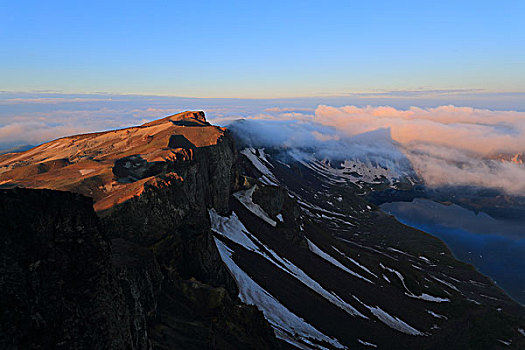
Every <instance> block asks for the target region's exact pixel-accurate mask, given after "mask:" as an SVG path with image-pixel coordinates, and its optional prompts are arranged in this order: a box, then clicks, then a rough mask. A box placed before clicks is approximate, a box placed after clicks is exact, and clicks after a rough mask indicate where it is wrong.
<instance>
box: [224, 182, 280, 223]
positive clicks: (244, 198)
mask: <svg viewBox="0 0 525 350" xmlns="http://www.w3.org/2000/svg"><path fill="white" fill-rule="evenodd" d="M256 189H257V185H254V186H253V187H252V188H250V189H248V190H244V191H238V192H235V193H234V194H233V196H234V197H235V198H237V199H238V200H239V202H241V204H242V205H244V206H245V207H246V209H248V210H249V211H251V212H252V213H254V214H255V215H257V216H258V217H259V218H261V219H263V220H264V221H266V222H267V223H269V224H270V225H272V226H273V227H275V226H276V225H277V222H275V220H273V219H271V218H270V216H269V215H268V214H266V212H265V211H264V210H263V208H261V206H260V205H259V204H256V203H254V202H253V200H252V196H253V192H254V191H255V190H256Z"/></svg>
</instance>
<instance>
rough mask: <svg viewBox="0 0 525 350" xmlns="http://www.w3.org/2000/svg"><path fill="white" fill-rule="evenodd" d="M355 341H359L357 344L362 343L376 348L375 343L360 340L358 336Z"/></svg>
mask: <svg viewBox="0 0 525 350" xmlns="http://www.w3.org/2000/svg"><path fill="white" fill-rule="evenodd" d="M357 341H358V342H359V344H363V345H364V346H370V347H372V348H377V345H376V344H372V343H369V342H366V341H364V340H361V339H359V338H358V339H357Z"/></svg>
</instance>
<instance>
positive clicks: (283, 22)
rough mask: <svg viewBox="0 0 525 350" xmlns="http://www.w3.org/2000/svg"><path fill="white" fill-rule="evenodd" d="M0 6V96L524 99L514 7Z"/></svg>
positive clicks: (523, 27) (522, 27)
mask: <svg viewBox="0 0 525 350" xmlns="http://www.w3.org/2000/svg"><path fill="white" fill-rule="evenodd" d="M0 3H1V7H2V10H1V11H0V42H1V43H2V44H1V45H0V90H3V91H26V92H27V91H36V90H44V91H47V90H51V91H58V92H62V93H88V92H109V93H115V94H126V93H135V94H154V95H172V96H194V97H251V98H267V97H271V98H275V97H277V98H280V97H301V96H344V95H345V94H348V93H356V92H382V91H392V90H409V91H412V90H436V89H443V90H448V89H453V90H454V89H467V90H471V89H473V90H475V91H477V90H478V89H479V90H482V91H484V92H523V91H525V24H524V21H523V18H525V2H524V1H520V0H508V1H460V0H455V1H439V2H438V1H432V2H430V1H360V2H356V1H330V2H329V1H304V0H303V1H260V2H255V1H254V2H252V1H212V2H210V1H200V2H195V1H24V0H17V1H6V0H0Z"/></svg>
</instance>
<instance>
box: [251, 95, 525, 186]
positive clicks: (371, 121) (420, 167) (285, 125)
mask: <svg viewBox="0 0 525 350" xmlns="http://www.w3.org/2000/svg"><path fill="white" fill-rule="evenodd" d="M275 111H276V112H281V111H286V112H283V113H274V114H271V115H268V114H267V113H268V112H271V111H269V110H266V111H265V112H264V113H262V114H259V115H254V116H252V117H251V120H250V121H249V123H248V124H246V126H245V128H246V130H245V134H247V135H248V134H252V135H251V137H252V138H259V139H257V141H259V142H260V143H261V144H265V143H266V144H268V145H273V146H276V145H282V146H285V147H288V148H293V147H298V148H305V147H313V148H314V150H315V152H316V153H317V154H318V155H321V156H326V157H331V158H332V159H334V158H336V159H341V158H344V157H346V158H350V159H352V158H359V157H368V158H369V159H372V160H373V161H377V162H379V163H381V164H382V165H384V166H387V167H389V168H390V167H394V168H396V167H403V166H404V167H406V166H407V164H409V165H410V167H411V168H412V169H413V170H414V171H415V172H416V173H417V175H419V176H420V177H421V178H422V179H423V180H424V181H425V183H426V184H427V185H429V186H435V187H437V186H479V187H487V188H494V189H500V190H503V191H504V192H506V193H508V194H513V195H525V166H524V164H522V163H521V160H522V155H523V153H524V151H525V112H515V111H492V110H487V109H476V108H470V107H455V106H450V105H447V106H439V107H435V108H418V107H410V108H408V109H397V108H393V107H388V106H381V107H371V106H367V107H356V106H342V107H332V106H327V105H320V106H318V107H317V108H316V109H315V111H314V112H313V113H312V114H299V113H297V112H295V113H293V114H290V113H289V112H287V110H286V109H283V108H281V109H279V110H275ZM254 133H255V134H256V135H253V134H254ZM390 138H391V139H390ZM516 155H517V157H516ZM513 158H514V159H513ZM404 159H407V160H408V161H409V163H407V162H406V161H404ZM513 160H514V161H513ZM397 170H399V169H397ZM405 170H408V169H405Z"/></svg>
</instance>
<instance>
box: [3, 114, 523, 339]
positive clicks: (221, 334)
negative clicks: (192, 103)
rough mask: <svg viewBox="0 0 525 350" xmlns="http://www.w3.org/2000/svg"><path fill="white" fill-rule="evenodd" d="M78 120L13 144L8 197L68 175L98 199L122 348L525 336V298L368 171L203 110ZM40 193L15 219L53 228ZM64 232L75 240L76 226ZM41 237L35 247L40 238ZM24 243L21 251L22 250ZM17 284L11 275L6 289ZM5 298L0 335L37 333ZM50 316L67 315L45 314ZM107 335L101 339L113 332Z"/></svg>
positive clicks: (91, 213) (18, 205)
mask: <svg viewBox="0 0 525 350" xmlns="http://www.w3.org/2000/svg"><path fill="white" fill-rule="evenodd" d="M126 130H131V131H130V133H129V134H128V133H127V132H126ZM108 135H109V136H110V137H109V140H108V139H106V138H105V137H108ZM80 136H81V137H80V140H77V139H76V138H75V137H76V136H72V137H70V138H62V139H59V141H57V140H55V141H52V142H50V143H48V144H44V145H41V146H38V147H37V149H38V151H39V152H40V151H41V153H38V152H35V149H33V150H29V151H26V152H24V153H22V154H18V155H10V156H8V157H2V158H0V169H1V170H0V179H1V181H3V185H2V186H3V187H4V189H2V190H1V191H2V192H0V199H5V198H10V196H11V197H12V196H14V197H16V200H15V201H14V202H12V203H15V204H10V208H11V209H10V210H12V211H13V212H16V211H17V210H20V211H23V210H24V198H33V197H31V196H34V198H39V196H44V197H45V196H48V197H49V198H54V197H55V196H56V198H59V197H60V196H63V192H60V191H56V190H61V191H63V190H67V191H71V192H75V193H77V194H75V195H73V194H68V196H73V197H72V198H70V199H69V200H65V201H62V203H61V205H62V206H65V207H67V206H68V203H69V201H72V202H73V201H74V200H75V199H74V198H78V196H85V195H88V196H90V197H92V201H93V202H92V203H93V204H94V207H93V209H90V210H87V209H84V210H83V211H82V212H84V211H86V213H84V214H81V213H80V214H77V215H80V218H83V217H91V218H94V217H96V219H94V220H95V221H97V222H98V223H97V224H96V226H97V227H99V230H100V232H103V233H104V234H103V236H104V237H102V238H101V239H100V242H102V243H100V244H105V245H108V246H109V247H110V248H109V251H108V252H107V253H105V254H106V255H105V256H106V258H105V261H106V263H104V269H105V270H104V271H108V272H107V276H109V277H110V278H113V279H114V280H115V281H117V282H118V283H116V284H115V287H114V288H113V289H112V290H113V293H114V295H121V296H120V297H119V296H117V297H115V300H117V301H118V304H119V305H121V306H120V308H121V309H122V310H123V311H122V313H120V314H119V313H117V316H115V317H114V318H113V319H112V320H111V322H114V323H115V324H117V325H128V324H129V325H132V326H130V327H124V326H123V328H122V329H121V330H117V333H118V334H120V335H119V336H122V339H125V340H123V341H121V342H117V343H115V344H113V345H111V346H109V347H110V348H115V349H119V348H133V349H165V348H171V347H182V348H187V349H201V348H218V349H247V348H254V349H274V348H285V349H286V348H302V349H322V348H329V349H335V348H348V347H351V348H370V347H383V348H384V347H388V348H391V349H404V348H413V349H419V348H427V349H434V348H436V349H437V348H442V347H443V346H447V347H449V348H451V349H454V348H457V349H468V348H473V349H475V348H479V347H480V346H481V345H483V344H488V345H489V347H488V348H499V347H501V346H500V345H503V343H501V342H498V340H502V341H504V342H509V341H510V344H511V345H512V346H513V347H516V348H519V347H520V346H521V345H523V344H524V342H525V337H524V336H522V335H521V333H520V332H521V331H520V330H523V329H525V328H524V327H525V321H524V320H525V311H524V310H523V308H521V307H520V306H519V305H517V304H516V303H515V302H513V301H512V300H510V299H509V298H508V296H506V295H505V294H504V293H503V292H502V291H501V290H500V289H499V288H498V287H497V286H495V285H494V284H493V283H491V282H490V280H489V279H487V278H486V277H484V276H482V275H481V274H479V273H478V272H476V271H475V269H473V268H472V266H469V265H467V264H464V263H461V262H459V261H457V260H455V259H454V258H453V256H452V255H451V253H450V251H449V250H448V249H447V247H446V246H445V245H444V244H443V242H441V241H439V240H438V239H437V238H435V237H432V236H430V235H428V234H425V233H423V232H421V231H418V230H415V229H412V228H409V227H406V226H404V225H402V224H400V223H399V222H397V221H396V220H394V219H393V218H392V217H390V216H388V215H386V214H384V213H382V212H380V211H378V210H376V209H377V208H376V207H375V206H374V205H373V204H371V203H369V202H368V201H367V199H366V197H364V196H363V195H362V191H360V190H359V188H358V187H357V186H354V185H351V186H348V185H347V184H345V183H343V182H337V181H335V182H334V181H332V180H331V179H330V178H327V177H326V176H325V175H323V173H322V172H320V171H319V168H318V167H316V166H313V165H311V164H308V163H304V162H303V163H301V162H293V161H291V162H288V163H283V162H282V159H280V158H279V157H278V152H279V150H272V149H267V150H263V149H257V150H256V149H250V148H244V147H245V146H246V145H244V144H242V142H240V143H239V144H242V148H241V147H239V144H236V140H235V138H236V137H237V136H236V135H235V133H233V134H232V133H231V132H230V131H229V130H226V129H224V128H219V127H215V126H212V125H211V124H209V123H208V122H207V121H206V119H205V116H204V113H203V112H194V111H189V112H182V113H179V114H175V115H172V116H168V117H165V118H162V119H159V120H157V121H153V122H149V123H146V124H143V125H142V126H139V127H132V128H127V129H120V130H117V131H108V132H103V133H95V134H87V136H86V135H80ZM150 136H151V138H150ZM101 138H102V139H101ZM64 140H68V141H69V140H74V141H75V140H76V141H78V142H76V141H75V142H76V144H75V142H72V143H69V142H66V143H64ZM148 141H149V142H148ZM57 142H58V144H57ZM115 144H116V145H117V147H116V146H115ZM53 145H55V146H56V147H54V148H53ZM100 145H103V146H104V147H103V148H101V147H100ZM90 147H91V148H90ZM57 148H59V149H61V151H60V152H62V153H61V155H60V156H56V149H57ZM96 150H98V151H99V152H98V153H97V152H96ZM46 152H47V153H46ZM53 152H55V158H53ZM62 155H68V157H67V158H66V157H62ZM60 159H61V160H60ZM50 162H57V164H55V163H50ZM42 164H43V165H42ZM43 166H45V167H47V168H48V169H39V167H43ZM92 168H95V170H94V171H93V172H90V173H85V174H82V172H81V170H84V171H85V170H89V169H92ZM39 171H40V172H39ZM101 175H103V176H101ZM96 176H98V177H99V178H98V180H97V178H96ZM97 181H99V182H97ZM109 185H111V187H110V188H108V189H106V191H104V190H101V189H100V187H102V188H104V186H108V187H109ZM17 186H19V187H24V186H25V187H28V188H34V189H19V188H16V187H17ZM46 186H49V188H50V189H51V190H46V189H43V188H46ZM113 187H114V188H113ZM96 189H99V190H100V191H101V193H98V192H96V191H95V190H96ZM26 191H29V192H30V193H31V194H29V195H26V193H29V192H26ZM90 191H91V192H90ZM66 193H67V192H66ZM112 195H115V196H116V197H117V200H114V199H115V198H114V197H111V196H112ZM75 196H77V197H75ZM80 198H85V197H80ZM108 198H109V199H108ZM86 200H88V199H84V201H86ZM59 202H60V201H59V200H57V205H58V204H59ZM10 203H11V202H10ZM43 203H45V201H42V200H40V199H38V200H35V203H33V204H32V205H33V208H34V209H33V210H32V212H33V213H34V215H41V216H42V219H39V220H38V222H39V223H41V226H38V225H37V226H36V227H33V226H31V225H32V224H31V221H32V220H26V219H17V216H16V215H15V216H13V217H10V215H8V214H6V217H5V218H4V220H3V221H4V222H6V223H10V225H14V226H12V227H16V228H17V229H16V230H19V229H23V230H27V232H30V233H29V234H30V235H32V236H38V235H39V234H40V233H39V232H42V231H45V232H48V231H49V230H51V231H52V227H53V226H52V225H51V226H46V225H48V224H49V223H52V222H53V220H56V218H54V215H53V213H52V212H50V211H49V210H47V211H46V210H45V209H46V208H41V209H39V207H42V206H43V205H44V204H43ZM97 203H98V205H97ZM100 203H103V205H101V204H100ZM61 210H62V209H61ZM6 213H7V211H6ZM95 213H96V214H95ZM69 215H72V213H71V214H67V215H65V216H63V218H64V219H65V220H69V219H68V218H69ZM81 226H82V225H80V226H79V227H81ZM84 226H85V227H87V226H86V225H84ZM16 230H15V229H13V228H9V229H5V230H2V232H3V236H2V249H1V251H2V252H3V253H4V254H11V250H10V248H9V247H10V245H9V244H10V243H9V242H10V241H11V240H12V238H11V236H13V235H16ZM46 230H47V231H46ZM78 230H80V231H81V232H83V231H82V228H79V229H78ZM68 232H69V231H68V230H66V231H64V235H65V237H66V238H67V237H68ZM20 244H22V245H23V244H24V242H23V241H22V242H20ZM64 244H65V247H69V249H72V251H76V250H78V248H73V247H74V246H73V244H75V243H74V242H73V241H71V242H69V241H68V240H67V239H66V242H65V243H64ZM24 249H25V248H24ZM33 250H34V251H31V250H30V249H29V250H28V251H30V252H31V256H33V255H32V254H40V253H42V252H40V250H39V249H33ZM66 251H67V249H66ZM43 253H45V254H47V253H46V252H45V251H44V252H43ZM45 254H44V255H45ZM9 256H11V255H9ZM22 258H23V257H22V256H21V255H16V256H15V257H10V259H14V260H15V261H17V263H18V264H22V261H23V260H20V259H22ZM17 259H18V260H17ZM46 259H49V257H48V255H46ZM46 259H44V260H45V261H48V260H46ZM70 259H72V261H74V257H72V258H70ZM35 260H37V259H35ZM87 260H89V259H87ZM108 261H109V262H108ZM24 266H25V265H24ZM28 268H29V267H28ZM105 273H106V272H105ZM67 274H69V272H67V273H66V275H67ZM24 278H25V277H24ZM82 283H85V280H82V281H79V284H80V285H82ZM70 288H72V291H75V288H78V286H76V287H75V286H71V287H70ZM13 290H14V292H13ZM17 292H18V290H16V288H15V289H9V288H6V286H5V285H2V284H0V294H1V295H11V294H13V293H15V294H16V293H17ZM108 293H110V291H108ZM111 295H113V294H108V295H106V297H110V296H111ZM47 297H49V296H48V295H43V296H42V298H44V299H45V298H47ZM5 310H6V309H4V314H2V331H3V332H4V333H3V334H0V342H1V341H4V343H5V342H6V341H7V342H10V344H15V343H17V344H22V343H20V342H25V341H32V340H31V334H29V333H28V334H25V335H21V334H17V333H16V332H15V333H13V332H12V331H10V332H6V331H5V329H10V328H9V327H8V326H7V323H8V321H9V317H10V316H9V315H8V314H6V313H5V312H6V311H5ZM126 315H127V316H126ZM130 315H135V318H132V319H131V320H130V319H129V317H130ZM30 316H31V315H25V316H24V317H30ZM126 317H128V318H126ZM71 322H77V321H75V320H73V321H71ZM46 327H51V328H50V330H53V331H55V330H56V329H55V328H53V326H52V325H48V324H44V325H43V326H42V325H38V324H37V325H36V329H39V330H40V331H41V330H42V329H43V330H45V329H46ZM93 327H95V328H96V327H97V326H96V325H94V326H93ZM458 329H461V333H458V332H457V330H458ZM95 330H96V329H95ZM2 339H4V340H2ZM35 339H36V338H35ZM104 339H106V338H104ZM104 339H102V338H101V340H100V342H99V343H97V344H95V345H96V346H95V348H97V347H98V348H106V347H108V343H105V340H104ZM60 342H64V344H63V345H64V346H65V347H69V348H79V349H80V348H86V346H85V345H82V344H76V343H75V342H74V339H70V338H68V339H62V340H60ZM60 342H59V341H58V340H57V344H58V343H60ZM5 344H7V343H5Z"/></svg>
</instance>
